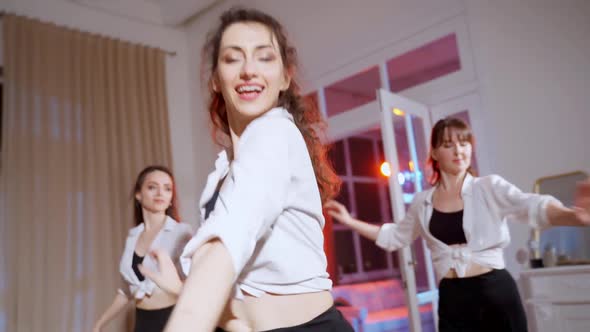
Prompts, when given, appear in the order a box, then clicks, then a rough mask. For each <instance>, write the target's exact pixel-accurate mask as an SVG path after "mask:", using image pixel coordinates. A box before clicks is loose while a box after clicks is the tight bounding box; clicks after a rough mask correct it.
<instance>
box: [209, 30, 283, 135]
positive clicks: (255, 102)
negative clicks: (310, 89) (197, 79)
mask: <svg viewBox="0 0 590 332" xmlns="http://www.w3.org/2000/svg"><path fill="white" fill-rule="evenodd" d="M216 67H217V68H216V72H215V78H214V80H213V89H214V90H215V91H217V92H220V93H221V94H222V96H223V99H224V101H225V105H226V107H227V112H228V116H229V122H230V126H231V127H234V126H244V127H245V125H247V123H249V122H250V121H252V120H253V119H255V118H257V117H259V116H260V115H262V114H264V113H266V112H267V111H269V110H270V109H272V108H273V107H275V106H276V105H277V102H278V99H279V93H280V92H281V91H285V90H287V89H288V88H289V84H290V77H289V75H288V74H287V71H286V70H285V68H284V64H283V61H282V57H281V52H280V49H279V46H278V43H277V40H276V37H275V36H274V35H273V34H272V32H271V30H270V29H269V28H268V27H267V26H265V25H264V24H261V23H255V22H239V23H234V24H231V25H230V26H228V27H227V28H226V29H225V31H224V32H223V35H222V38H221V43H220V48H219V57H218V59H217V66H216Z"/></svg>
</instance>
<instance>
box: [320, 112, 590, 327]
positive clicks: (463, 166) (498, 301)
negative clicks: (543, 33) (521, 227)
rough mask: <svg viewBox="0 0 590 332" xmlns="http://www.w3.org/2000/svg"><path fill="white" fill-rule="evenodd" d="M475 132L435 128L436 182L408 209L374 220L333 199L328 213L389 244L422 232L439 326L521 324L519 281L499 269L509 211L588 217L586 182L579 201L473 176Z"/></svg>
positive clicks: (565, 221) (432, 159) (535, 218)
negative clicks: (392, 218)
mask: <svg viewBox="0 0 590 332" xmlns="http://www.w3.org/2000/svg"><path fill="white" fill-rule="evenodd" d="M473 142H474V139H473V135H472V133H471V130H470V129H469V127H468V126H467V125H466V124H465V123H464V122H463V121H461V120H459V119H454V118H447V119H443V120H440V121H438V122H437V123H436V124H435V126H434V127H433V129H432V134H431V142H430V143H431V144H430V145H431V146H430V147H431V153H430V156H429V164H430V165H431V166H432V169H433V174H432V177H431V179H430V182H431V184H432V185H433V188H431V189H429V190H426V191H423V192H421V193H418V194H416V196H415V198H414V200H413V201H412V203H411V205H410V208H409V210H408V212H407V214H406V216H405V217H404V218H403V219H402V220H399V221H398V222H396V223H387V224H384V225H383V226H381V227H379V226H377V225H373V224H369V223H366V222H363V221H360V220H357V219H355V218H353V217H352V216H351V215H350V214H349V213H348V211H347V210H346V207H344V206H343V205H342V204H340V203H338V202H335V201H331V202H329V203H327V204H326V208H327V210H328V213H329V214H330V215H331V216H333V217H334V218H335V219H337V220H338V221H340V222H341V223H342V224H345V225H347V226H349V227H350V228H352V229H353V230H355V231H357V232H359V234H361V235H362V236H364V237H366V238H368V239H371V240H373V241H376V244H377V245H378V246H379V247H381V248H383V249H385V250H389V251H393V250H397V249H400V248H402V247H404V246H407V245H409V244H411V243H412V242H413V241H414V240H415V239H416V237H417V236H418V235H421V236H422V237H423V238H424V239H425V240H426V243H427V245H428V247H429V249H430V250H431V252H432V259H433V264H434V268H435V271H436V274H437V278H438V280H439V282H440V284H439V331H440V332H449V331H503V332H504V331H518V332H521V331H526V330H527V323H526V317H525V313H524V309H523V306H522V304H521V302H520V297H519V294H518V290H517V288H516V284H515V282H514V280H513V278H512V277H511V276H510V274H509V273H508V272H507V271H506V270H505V269H504V268H505V263H504V257H503V248H505V247H506V246H507V245H508V243H509V242H510V234H509V231H508V226H507V224H506V219H511V220H516V221H520V222H523V223H526V224H529V225H530V226H532V227H537V228H543V227H548V226H554V225H562V226H563V225H570V226H580V225H588V224H590V202H589V200H590V193H589V192H590V184H589V183H588V182H584V183H582V184H580V186H579V190H578V193H577V201H576V205H577V207H574V208H572V209H569V208H566V207H564V206H563V205H562V204H561V203H560V202H559V201H557V200H556V199H555V198H553V197H551V196H545V195H536V194H528V193H523V192H522V191H520V190H519V189H518V188H517V187H515V186H514V185H512V184H510V183H509V182H507V181H506V180H504V179H503V178H501V177H500V176H497V175H491V176H485V177H474V176H473V175H472V171H471V155H472V148H473Z"/></svg>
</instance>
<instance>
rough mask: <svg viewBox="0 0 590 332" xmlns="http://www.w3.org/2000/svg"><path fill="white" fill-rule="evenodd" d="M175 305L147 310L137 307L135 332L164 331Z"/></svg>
mask: <svg viewBox="0 0 590 332" xmlns="http://www.w3.org/2000/svg"><path fill="white" fill-rule="evenodd" d="M173 309H174V306H170V307H166V308H162V309H156V310H145V309H139V308H135V329H134V330H133V331H134V332H162V331H164V327H165V326H166V323H167V322H168V318H170V314H171V313H172V310H173Z"/></svg>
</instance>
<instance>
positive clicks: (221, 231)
mask: <svg viewBox="0 0 590 332" xmlns="http://www.w3.org/2000/svg"><path fill="white" fill-rule="evenodd" d="M289 135H299V136H301V134H300V133H299V130H298V129H297V127H296V126H295V125H294V123H293V122H292V121H290V120H289V119H286V118H282V117H270V118H267V117H262V118H259V119H257V120H254V121H253V122H252V123H250V125H248V127H247V128H246V130H245V131H244V133H243V134H242V136H241V137H240V141H239V143H238V147H237V149H236V150H237V151H236V157H235V159H234V160H233V161H232V163H231V165H230V169H229V173H228V175H227V177H226V179H225V181H224V183H223V185H222V186H221V188H220V190H219V196H218V199H217V202H216V203H215V208H214V210H213V211H212V212H211V214H210V215H209V218H208V219H207V221H206V222H205V223H204V224H203V225H202V226H201V227H200V228H199V229H198V231H197V232H196V234H195V236H194V237H193V238H192V239H191V240H190V241H189V243H188V244H187V245H186V247H185V249H184V252H183V253H182V256H181V264H182V267H183V270H184V272H185V273H186V274H187V275H188V272H189V270H190V264H191V259H192V256H193V254H194V252H195V251H196V250H197V249H198V248H199V247H201V246H202V245H203V244H204V243H206V242H208V241H210V240H214V239H219V240H220V241H221V242H222V243H223V244H224V246H225V247H226V249H227V250H228V252H229V254H230V256H231V259H232V264H233V267H234V272H235V276H236V278H237V276H238V275H239V274H240V272H241V271H242V269H243V268H244V266H245V265H246V263H247V262H248V260H249V259H250V257H251V255H252V253H253V252H254V249H255V246H256V243H257V241H258V240H259V239H260V238H261V237H262V236H263V235H264V234H265V233H266V232H267V231H268V230H269V229H270V228H271V227H272V224H273V222H274V221H275V220H276V219H277V217H278V216H279V215H280V213H281V212H282V211H283V209H284V208H285V206H286V199H287V194H288V189H289V188H288V187H289V183H290V178H291V175H290V174H291V172H290V166H291V165H290V163H289V139H288V138H289V137H290V136H289ZM299 138H300V139H301V140H303V138H302V137H299Z"/></svg>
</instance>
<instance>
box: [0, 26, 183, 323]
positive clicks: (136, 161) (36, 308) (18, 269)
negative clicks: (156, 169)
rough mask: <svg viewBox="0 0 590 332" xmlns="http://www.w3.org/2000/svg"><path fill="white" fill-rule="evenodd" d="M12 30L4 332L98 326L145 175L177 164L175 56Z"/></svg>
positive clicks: (1, 267)
mask: <svg viewBox="0 0 590 332" xmlns="http://www.w3.org/2000/svg"><path fill="white" fill-rule="evenodd" d="M2 24H3V25H4V47H3V49H4V52H5V54H4V59H5V60H4V61H5V65H4V72H5V80H4V81H5V85H4V103H3V119H2V126H3V128H2V150H1V154H0V158H1V159H0V162H1V168H0V217H1V219H0V250H1V256H0V273H1V274H0V327H1V328H0V330H2V329H3V331H10V332H14V331H18V332H21V331H22V332H29V331H31V332H33V331H35V332H38V331H56V332H62V331H90V329H91V326H92V323H93V322H94V320H95V319H96V318H97V316H98V314H99V313H100V312H102V310H104V309H105V308H106V307H107V306H108V304H109V303H110V301H112V299H113V297H114V296H115V294H116V289H117V287H118V286H119V280H120V278H119V273H118V261H119V258H120V255H121V252H122V248H123V245H124V241H125V237H126V235H127V231H128V229H129V228H130V227H131V226H132V224H133V221H132V218H131V214H132V201H131V190H132V185H133V182H134V180H135V177H136V175H137V173H138V172H139V171H140V170H141V169H142V168H143V167H144V166H146V165H148V164H152V163H158V164H164V165H167V166H170V167H171V166H172V165H171V155H170V151H171V149H170V138H169V137H170V135H169V125H168V116H167V114H168V113H167V106H166V105H167V101H166V92H165V75H164V71H165V68H164V62H165V59H164V57H165V54H163V52H162V51H160V50H157V49H153V48H148V47H144V46H137V45H132V44H129V43H125V42H122V41H119V40H113V39H109V38H104V37H100V36H96V35H92V34H89V33H82V32H78V31H73V30H70V29H66V28H62V27H58V26H55V25H53V24H47V23H42V22H39V21H35V20H31V19H27V18H23V17H17V16H12V15H5V16H4V17H3V18H2ZM128 325H129V322H125V319H120V320H119V321H118V322H115V323H114V324H112V326H111V327H110V328H109V329H106V330H107V331H122V330H125V327H126V326H128Z"/></svg>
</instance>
